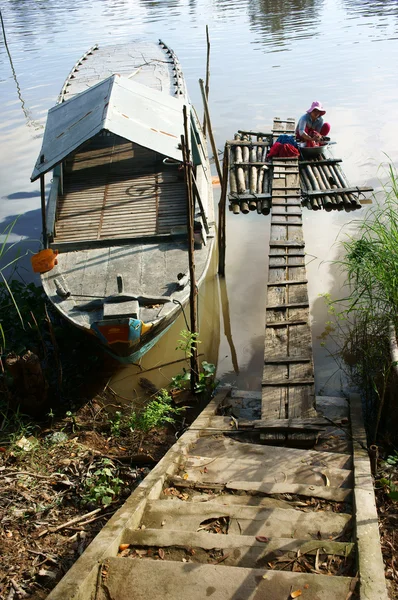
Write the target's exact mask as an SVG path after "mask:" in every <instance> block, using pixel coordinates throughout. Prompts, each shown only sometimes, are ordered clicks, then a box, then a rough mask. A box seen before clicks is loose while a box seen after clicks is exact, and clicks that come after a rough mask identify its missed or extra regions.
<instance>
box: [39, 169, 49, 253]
mask: <svg viewBox="0 0 398 600" xmlns="http://www.w3.org/2000/svg"><path fill="white" fill-rule="evenodd" d="M44 177H45V176H44V174H43V175H40V200H41V227H42V231H43V246H44V248H48V237H47V219H46V186H45V181H44Z"/></svg>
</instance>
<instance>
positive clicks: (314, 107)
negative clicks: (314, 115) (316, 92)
mask: <svg viewBox="0 0 398 600" xmlns="http://www.w3.org/2000/svg"><path fill="white" fill-rule="evenodd" d="M313 110H319V112H320V113H321V117H322V116H323V115H324V114H325V113H326V110H325V109H324V108H323V106H322V103H321V102H319V101H318V100H314V102H313V103H312V104H311V107H310V108H309V109H308V110H307V113H308V114H309V113H311V112H312V111H313Z"/></svg>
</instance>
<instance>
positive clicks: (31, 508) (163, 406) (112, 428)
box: [0, 229, 215, 600]
mask: <svg viewBox="0 0 398 600" xmlns="http://www.w3.org/2000/svg"><path fill="white" fill-rule="evenodd" d="M10 232H11V229H9V230H8V231H7V232H5V235H4V237H3V239H5V240H6V242H5V243H3V245H2V246H0V275H1V277H0V315H1V321H0V553H1V555H2V561H1V565H0V597H4V598H9V599H12V598H25V597H29V598H35V599H37V600H38V599H42V598H43V599H44V598H45V597H47V595H48V593H49V591H50V590H51V589H52V588H53V587H54V586H55V585H56V583H57V582H58V581H59V579H60V578H61V577H62V576H63V575H64V573H65V572H66V571H67V570H68V569H69V568H70V566H71V565H72V564H73V563H74V561H75V560H76V559H77V558H78V557H79V556H80V554H81V553H82V552H83V551H84V549H85V548H86V546H87V545H88V544H89V543H90V541H91V540H92V538H93V537H94V536H95V535H96V534H97V533H98V532H99V531H100V530H101V528H102V527H103V526H104V525H105V523H106V521H107V520H108V519H109V518H110V517H111V516H112V515H113V514H114V512H115V511H116V510H117V509H118V508H119V507H120V506H121V505H122V504H123V502H124V501H125V500H126V498H127V497H128V496H129V494H130V493H131V492H132V491H133V490H134V488H135V487H136V486H137V485H138V484H139V483H140V481H142V479H143V478H144V477H145V476H146V475H147V473H148V472H149V471H150V469H151V468H152V467H153V466H154V465H155V464H156V463H157V462H158V461H159V460H160V458H161V457H162V456H163V455H164V454H165V452H166V451H167V450H168V449H169V448H170V446H171V445H172V444H173V443H174V442H175V441H176V438H177V437H178V436H179V435H180V434H181V433H182V432H183V431H184V429H185V428H186V426H187V425H189V422H190V420H192V419H193V418H194V417H195V416H196V414H197V413H198V412H199V410H200V406H203V404H204V403H205V402H206V401H207V398H208V397H209V396H210V395H211V393H212V391H213V389H214V386H215V381H214V371H215V367H214V366H213V365H210V364H209V363H207V362H206V361H202V364H201V371H200V373H199V374H198V384H197V387H196V392H197V394H196V395H195V396H192V395H191V392H190V389H189V388H190V385H189V383H190V372H189V358H190V356H189V354H190V351H191V350H192V347H193V346H194V345H197V344H198V343H199V340H197V336H196V335H191V334H189V332H181V334H180V338H181V342H179V343H178V347H179V348H180V349H181V356H182V358H181V361H177V363H178V366H177V369H178V368H179V366H180V365H185V368H183V369H182V371H181V372H179V373H177V374H176V375H175V376H174V377H172V378H171V379H170V381H169V383H168V385H165V387H164V388H161V389H158V388H156V387H155V386H154V385H153V384H152V382H151V380H150V374H148V377H149V378H147V376H146V375H147V373H146V372H143V373H142V374H140V375H139V376H137V379H138V383H137V385H136V387H135V388H134V389H135V390H136V394H135V396H136V398H135V399H134V401H131V400H129V399H128V398H123V397H122V396H120V395H118V393H117V392H115V391H114V390H113V389H112V387H111V386H110V384H109V380H110V376H111V375H112V373H113V372H115V369H118V368H119V366H116V365H115V364H114V363H113V361H111V360H110V359H109V357H107V355H105V353H104V352H103V351H102V350H101V349H100V348H99V346H96V345H95V344H93V341H92V340H91V339H90V338H89V336H87V335H85V334H84V333H83V332H80V331H79V330H77V329H76V328H75V327H72V326H71V325H69V324H68V323H66V322H65V321H64V320H63V319H61V318H60V317H59V316H58V315H57V314H56V313H55V311H53V310H52V308H51V306H50V305H49V304H48V303H47V302H46V299H45V295H44V293H43V290H42V288H41V287H40V286H36V285H35V284H34V283H25V282H24V281H23V279H22V278H21V277H20V275H19V274H18V271H13V272H12V277H10V276H9V275H8V277H6V276H5V269H4V267H5V266H8V267H9V266H10V261H7V260H6V258H7V256H9V253H8V254H7V255H5V248H6V243H7V240H8V237H9V233H10ZM9 247H10V246H9V245H7V248H9ZM1 250H3V252H2V251H1ZM15 265H17V261H16V263H15ZM11 266H13V265H11Z"/></svg>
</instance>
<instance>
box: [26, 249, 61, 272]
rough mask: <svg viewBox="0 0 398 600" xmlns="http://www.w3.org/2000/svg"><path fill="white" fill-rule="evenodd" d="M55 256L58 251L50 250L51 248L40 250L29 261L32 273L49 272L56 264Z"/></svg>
mask: <svg viewBox="0 0 398 600" xmlns="http://www.w3.org/2000/svg"><path fill="white" fill-rule="evenodd" d="M57 256H58V250H52V249H51V248H46V249H45V250H40V252H37V254H34V255H33V256H32V257H31V259H30V260H31V263H32V268H33V271H34V272H35V273H46V272H47V271H51V269H53V268H54V267H55V265H57V264H58V260H57Z"/></svg>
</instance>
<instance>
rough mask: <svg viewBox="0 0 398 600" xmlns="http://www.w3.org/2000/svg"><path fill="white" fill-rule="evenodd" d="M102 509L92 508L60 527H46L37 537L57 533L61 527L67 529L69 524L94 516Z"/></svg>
mask: <svg viewBox="0 0 398 600" xmlns="http://www.w3.org/2000/svg"><path fill="white" fill-rule="evenodd" d="M101 510H103V508H102V507H101V508H96V509H95V510H92V511H91V512H89V513H86V514H85V515H80V516H79V517H75V518H74V519H71V520H70V521H67V522H66V523H62V525H58V527H54V528H53V529H46V530H45V531H42V532H41V533H39V535H38V536H37V537H43V535H46V534H47V533H55V532H56V531H60V530H61V529H65V528H66V527H69V525H74V524H75V523H79V521H84V520H85V519H88V518H89V517H92V516H94V515H96V514H98V513H99V512H100V511H101Z"/></svg>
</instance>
